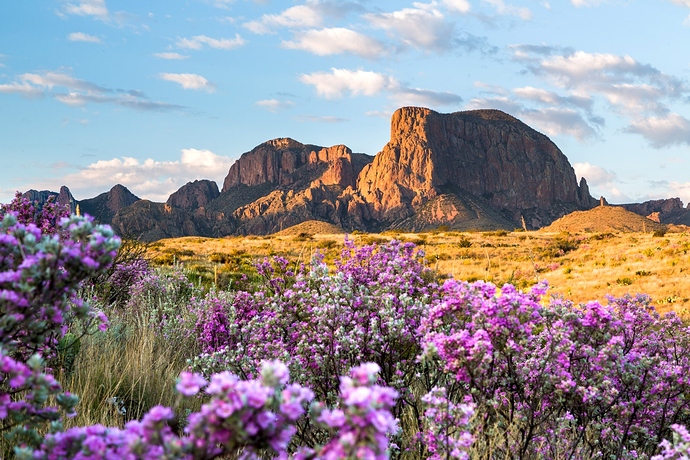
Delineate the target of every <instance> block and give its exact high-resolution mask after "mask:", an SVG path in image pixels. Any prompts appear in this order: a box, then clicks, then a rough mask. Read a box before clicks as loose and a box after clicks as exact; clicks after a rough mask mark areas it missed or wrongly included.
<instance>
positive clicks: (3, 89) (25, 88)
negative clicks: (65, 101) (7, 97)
mask: <svg viewBox="0 0 690 460" xmlns="http://www.w3.org/2000/svg"><path fill="white" fill-rule="evenodd" d="M0 93H5V94H13V93H14V94H21V95H23V96H30V97H36V96H42V95H43V90H42V89H41V88H38V87H36V86H33V85H30V84H29V83H27V82H26V81H23V82H12V83H5V84H0Z"/></svg>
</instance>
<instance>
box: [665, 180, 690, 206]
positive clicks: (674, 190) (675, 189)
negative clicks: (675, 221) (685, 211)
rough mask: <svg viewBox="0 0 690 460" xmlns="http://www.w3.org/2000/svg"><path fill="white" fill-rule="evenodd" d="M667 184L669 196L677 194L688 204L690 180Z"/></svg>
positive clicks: (689, 199)
mask: <svg viewBox="0 0 690 460" xmlns="http://www.w3.org/2000/svg"><path fill="white" fill-rule="evenodd" d="M668 185H669V189H670V190H671V196H677V197H679V198H680V199H681V200H683V202H684V203H686V204H690V182H671V183H669V184H668Z"/></svg>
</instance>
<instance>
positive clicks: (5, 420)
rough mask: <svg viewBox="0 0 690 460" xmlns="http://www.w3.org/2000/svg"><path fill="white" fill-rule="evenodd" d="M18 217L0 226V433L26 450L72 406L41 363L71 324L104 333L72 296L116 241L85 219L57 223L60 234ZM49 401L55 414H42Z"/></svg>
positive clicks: (99, 317) (106, 260)
mask: <svg viewBox="0 0 690 460" xmlns="http://www.w3.org/2000/svg"><path fill="white" fill-rule="evenodd" d="M28 209H30V208H28ZM45 209H46V208H45V207H44V210H45ZM22 212H29V211H27V209H23V208H22ZM46 212H48V213H52V212H53V211H49V210H48V211H46ZM17 216H18V214H17V212H16V211H14V210H10V211H8V212H7V213H6V214H5V215H4V217H3V218H2V221H1V222H0V419H1V420H2V424H1V425H0V431H4V432H5V435H6V436H9V437H12V438H13V439H15V440H16V441H17V442H22V443H28V444H32V443H35V442H37V439H38V433H39V430H38V428H40V427H42V426H45V424H46V423H49V422H50V423H51V424H52V426H53V429H59V427H60V423H59V419H60V417H61V415H60V411H59V410H58V407H59V409H61V410H62V411H63V412H64V413H66V414H68V415H69V414H72V413H73V412H74V407H75V405H76V403H77V399H76V397H75V396H73V395H70V394H67V393H63V392H62V388H61V386H60V384H59V383H58V382H57V381H56V380H55V379H54V378H53V376H52V375H50V374H47V373H45V371H44V363H43V359H42V358H41V356H43V357H46V358H50V357H52V356H53V355H54V354H55V351H56V348H57V346H58V341H59V339H60V338H61V337H62V336H63V335H64V334H65V332H66V331H67V327H68V324H69V321H71V320H75V319H79V320H81V321H83V322H85V323H98V324H99V327H101V328H105V326H106V321H107V319H106V318H105V316H104V315H103V314H102V313H98V312H94V311H92V310H91V309H90V308H89V306H88V304H87V303H85V302H83V301H81V300H79V299H77V298H75V294H76V292H77V289H78V288H79V285H80V283H81V282H82V281H83V280H84V279H86V278H88V277H89V276H93V275H95V274H98V273H99V272H100V271H102V270H104V268H105V267H107V265H108V264H110V263H111V261H112V260H113V258H114V257H115V254H116V251H117V248H118V246H119V244H120V241H119V239H118V238H117V237H115V236H114V235H113V233H112V231H111V230H110V229H109V228H107V227H100V226H94V225H93V223H92V221H91V220H90V219H88V218H81V217H72V218H70V219H68V218H62V219H61V220H60V222H59V231H56V230H55V229H54V228H53V229H52V230H51V231H48V232H46V233H44V232H43V231H42V230H41V228H39V227H38V226H37V225H35V224H34V223H22V222H19V221H18V217H17ZM24 217H26V216H24ZM20 397H21V399H20ZM49 397H54V398H55V401H56V403H57V405H58V407H46V403H47V402H48V399H49Z"/></svg>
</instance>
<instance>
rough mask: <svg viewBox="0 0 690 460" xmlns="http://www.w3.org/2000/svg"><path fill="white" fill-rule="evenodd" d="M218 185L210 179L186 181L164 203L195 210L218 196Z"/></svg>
mask: <svg viewBox="0 0 690 460" xmlns="http://www.w3.org/2000/svg"><path fill="white" fill-rule="evenodd" d="M219 195H220V191H218V185H217V184H216V183H215V182H213V181H210V180H195V181H194V182H187V184H186V185H183V186H182V187H181V188H180V189H179V190H178V191H177V192H175V193H173V194H172V195H170V198H168V201H167V202H166V204H167V205H168V206H171V207H175V208H183V209H187V210H196V209H198V208H204V207H206V206H207V205H208V204H209V203H210V202H211V201H213V200H215V199H216V198H218V196H219Z"/></svg>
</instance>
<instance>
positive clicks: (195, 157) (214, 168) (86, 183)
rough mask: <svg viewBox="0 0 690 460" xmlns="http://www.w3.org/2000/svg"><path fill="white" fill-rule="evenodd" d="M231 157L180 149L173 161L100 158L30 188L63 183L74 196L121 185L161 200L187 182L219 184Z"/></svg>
mask: <svg viewBox="0 0 690 460" xmlns="http://www.w3.org/2000/svg"><path fill="white" fill-rule="evenodd" d="M232 163H233V160H232V159H230V158H227V157H223V156H220V155H217V154H215V153H213V152H211V151H210V150H199V149H193V148H190V149H183V150H182V151H181V155H180V158H179V159H178V160H174V161H157V160H154V159H151V158H148V159H146V160H139V159H137V158H133V157H121V158H113V159H110V160H100V161H97V162H95V163H92V164H90V165H88V166H87V167H85V168H83V169H81V170H80V171H78V172H77V173H74V174H69V175H66V176H62V177H59V178H56V179H53V180H51V181H50V182H46V183H41V184H36V185H34V186H33V188H39V187H40V188H39V189H57V188H58V187H59V186H60V185H62V184H67V185H68V186H69V188H70V190H71V191H72V193H74V195H75V196H82V197H93V196H96V195H98V194H99V193H102V192H103V191H105V190H109V189H110V188H111V187H112V186H113V185H115V184H118V183H119V184H122V185H124V186H125V187H127V188H128V189H129V190H131V191H132V193H134V194H135V195H137V196H139V197H141V198H144V199H148V200H152V201H158V202H164V201H166V200H167V199H168V196H170V195H171V194H172V193H173V192H175V191H177V190H178V189H179V188H180V187H181V186H183V185H184V184H186V183H187V182H190V181H193V180H197V179H211V180H215V181H216V182H217V183H220V182H221V181H222V180H223V177H224V176H225V175H226V174H227V173H228V170H229V169H230V166H231V164H232Z"/></svg>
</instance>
